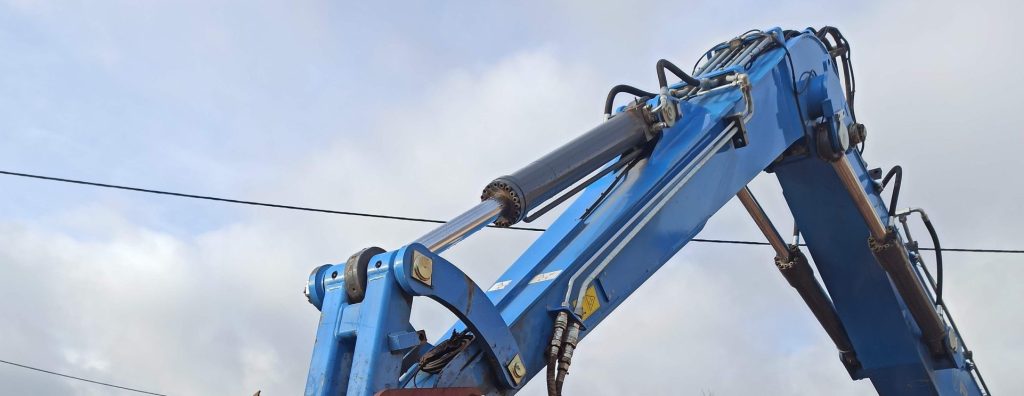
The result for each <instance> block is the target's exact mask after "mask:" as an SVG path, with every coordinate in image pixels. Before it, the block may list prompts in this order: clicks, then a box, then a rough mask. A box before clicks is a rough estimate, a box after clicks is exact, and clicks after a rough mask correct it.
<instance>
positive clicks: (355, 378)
mask: <svg viewBox="0 0 1024 396" xmlns="http://www.w3.org/2000/svg"><path fill="white" fill-rule="evenodd" d="M849 54H850V47H849V43H847V42H846V39H845V38H844V37H843V36H842V34H841V33H840V32H839V30H838V29H835V28H832V27H825V28H822V29H820V30H815V29H810V28H808V29H806V30H804V31H794V30H782V29H779V28H774V29H770V30H766V31H760V30H753V31H749V32H747V33H744V34H742V35H740V36H738V37H735V38H733V39H731V40H728V41H725V42H723V43H720V44H718V45H716V46H714V47H713V48H711V49H710V50H709V51H708V52H707V53H706V54H705V55H704V56H703V57H702V59H701V61H700V62H699V63H698V67H695V70H694V72H693V73H686V72H685V71H683V70H682V69H680V68H679V67H677V66H676V65H675V64H673V63H672V62H670V61H668V60H664V59H663V60H660V61H658V62H657V64H656V67H655V69H656V72H657V76H658V82H659V86H658V89H657V90H653V92H652V91H645V90H641V89H638V88H635V87H630V86H625V85H619V86H616V87H614V88H613V89H612V90H611V92H609V95H608V98H607V100H606V103H605V109H604V114H605V117H606V120H605V121H604V122H602V123H600V124H599V125H597V126H596V127H594V128H593V129H591V130H590V131H588V132H587V133H585V134H583V135H580V136H579V137H577V138H576V139H574V140H572V141H570V142H569V143H566V144H565V145H563V146H562V147H560V148H558V149H556V150H555V151H553V152H551V153H549V154H548V155H546V156H544V157H542V158H540V159H538V160H536V161H534V162H532V163H530V164H528V165H527V166H526V167H524V168H522V169H520V170H518V171H516V172H514V173H511V174H509V175H506V176H501V177H498V178H496V179H494V180H493V181H492V182H491V183H489V184H487V185H486V186H485V187H484V189H483V192H482V194H481V201H480V203H478V204H477V205H476V206H474V207H472V208H471V209H470V210H468V211H466V212H465V213H463V214H461V215H459V216H457V217H455V218H454V219H452V220H451V221H449V222H447V223H446V224H443V225H441V226H440V227H438V228H437V229H434V230H432V231H430V232H429V233H427V234H425V235H423V236H421V237H420V238H418V239H416V240H414V241H413V242H411V243H410V244H408V245H406V246H402V247H400V248H398V249H395V250H391V251H387V250H385V249H381V248H376V247H371V248H367V249H364V250H361V251H359V252H357V253H356V254H353V255H352V256H351V257H350V258H349V259H348V260H347V261H346V262H344V263H340V264H328V265H324V266H320V267H318V268H316V269H314V270H313V272H312V274H311V275H310V278H309V281H308V284H307V287H306V290H305V293H306V296H307V298H308V299H309V301H310V303H312V304H313V305H314V306H316V308H317V309H319V310H320V312H321V317H320V323H319V326H318V328H317V335H316V343H315V345H314V349H313V356H312V359H311V363H310V368H309V375H308V377H307V384H306V390H305V393H306V394H307V395H325V396H326V395H340V394H348V395H484V394H486V395H492V394H493V395H511V394H515V393H516V392H517V391H518V390H519V389H520V388H521V387H522V386H523V384H525V383H526V382H527V381H530V380H531V379H532V378H534V377H535V376H538V375H543V376H544V381H545V382H546V384H547V389H548V393H549V395H555V394H561V392H562V386H563V384H564V382H565V381H566V380H567V374H568V372H569V368H570V366H571V364H572V356H573V353H574V351H575V349H576V348H578V347H585V344H583V343H582V340H583V339H584V338H586V336H587V334H588V333H589V332H590V331H591V330H593V329H594V328H595V327H597V326H598V325H599V324H600V323H601V322H602V321H603V320H604V319H605V318H606V317H607V316H608V315H609V314H611V313H612V312H613V311H614V310H615V309H616V308H617V307H618V306H619V304H621V303H622V302H623V301H624V300H625V299H626V298H627V297H629V295H630V294H632V293H633V291H635V290H636V289H637V288H638V287H639V286H640V285H641V284H643V283H644V282H645V281H646V280H647V279H649V278H650V277H651V276H652V275H653V274H654V273H655V272H657V270H658V269H659V268H660V267H661V266H662V265H663V264H664V263H665V262H667V261H668V260H669V259H670V258H671V257H672V256H673V255H674V254H675V253H676V252H678V251H679V250H680V249H681V248H683V246H685V245H686V244H687V242H689V241H690V240H691V239H692V238H694V237H695V236H696V235H697V233H699V232H700V230H701V229H702V228H703V227H704V224H705V223H706V222H707V220H708V219H709V218H710V217H711V216H712V215H713V214H714V213H715V212H717V211H718V210H720V209H721V208H722V206H724V205H725V204H726V203H727V202H728V201H729V200H731V199H732V198H733V197H737V198H738V199H739V201H740V202H741V203H742V204H743V207H744V208H745V209H746V210H747V212H748V213H749V214H750V216H751V218H752V219H753V220H754V223H755V225H756V226H757V227H758V229H759V230H760V231H761V232H762V233H763V234H764V235H765V238H766V239H767V241H768V243H769V244H770V245H771V247H772V248H773V249H774V251H775V257H774V264H775V265H776V267H777V268H778V270H779V271H780V273H781V274H782V276H783V277H784V278H785V279H786V280H787V281H788V283H789V284H790V285H791V286H792V287H793V288H794V289H795V290H796V292H797V295H798V296H799V297H800V298H801V299H802V300H803V301H804V302H805V303H806V305H807V307H808V308H809V309H810V311H811V312H812V314H813V315H814V317H815V318H816V319H817V320H818V322H819V323H820V324H821V326H822V328H823V329H824V330H825V332H826V334H827V335H828V336H829V338H830V339H831V340H832V342H833V343H834V344H835V346H836V351H837V357H838V360H839V362H840V364H841V366H842V367H843V368H845V369H846V370H847V372H848V373H849V375H850V377H851V378H852V379H854V380H859V379H868V380H870V381H871V383H872V384H873V385H874V387H875V389H876V390H877V392H878V393H879V394H880V395H884V396H888V395H964V396H970V395H979V396H980V395H989V394H990V393H989V392H988V390H987V387H986V386H985V383H984V379H983V378H982V377H981V374H980V372H979V371H978V370H977V366H976V364H975V363H974V358H973V354H972V352H971V351H970V350H969V349H967V347H966V345H965V344H964V341H963V337H962V335H961V334H960V333H959V331H958V330H957V328H956V326H955V323H954V322H952V318H951V316H950V314H949V311H948V309H947V308H946V306H945V304H944V302H943V301H942V298H941V284H942V273H941V261H938V262H937V264H939V266H938V267H937V273H936V275H937V276H938V281H937V282H936V281H935V279H934V277H933V275H932V273H931V272H930V271H929V269H928V268H927V267H926V266H925V265H924V263H923V258H922V255H921V254H920V252H919V251H918V248H917V242H916V241H915V240H913V238H912V237H911V235H910V233H909V228H908V227H907V222H908V219H910V218H912V217H913V216H915V215H919V216H920V218H921V219H922V220H924V221H925V224H926V226H927V227H928V229H929V231H930V235H931V236H932V237H933V239H935V241H936V242H937V236H936V235H935V233H934V227H933V226H932V224H931V221H930V219H929V218H928V217H927V215H926V214H925V213H924V211H922V210H920V209H906V210H901V211H897V210H896V204H897V197H898V194H899V186H900V183H901V179H902V170H901V169H899V168H898V167H897V168H896V169H894V170H893V171H891V172H890V173H889V174H888V175H887V176H886V177H885V178H882V177H881V174H880V173H881V172H880V170H877V169H870V168H869V167H868V165H867V162H866V161H865V160H864V158H863V157H862V155H861V151H860V150H858V149H857V147H858V146H859V145H860V146H861V147H862V145H863V143H864V140H865V138H866V128H865V127H864V125H863V124H861V123H859V122H858V121H857V118H856V114H855V111H854V105H853V103H854V101H853V99H854V93H855V80H854V79H853V73H852V68H851V66H852V65H851V64H850V61H849ZM691 74H692V75H691ZM673 81H678V82H673ZM619 94H629V95H632V96H633V99H632V100H631V101H629V102H628V103H627V104H625V105H622V106H619V107H618V108H615V106H614V103H615V98H616V96H617V95H619ZM761 172H769V173H773V174H774V175H775V176H776V177H777V178H778V180H779V183H780V185H781V187H782V191H783V195H784V197H785V198H786V202H787V204H788V206H789V208H790V211H791V213H792V214H793V217H794V222H795V224H796V225H797V227H798V228H799V231H800V235H802V236H803V237H804V239H805V241H806V252H805V251H804V247H803V245H799V244H790V243H787V242H786V241H785V240H784V239H783V237H782V236H781V235H780V233H779V232H778V231H777V230H776V228H775V226H774V225H773V223H772V222H771V220H770V219H769V217H768V216H767V215H766V214H765V212H764V210H763V209H762V208H761V206H760V204H759V203H758V202H757V199H756V198H755V197H754V195H753V194H752V193H751V191H750V190H749V189H748V188H747V187H746V186H747V184H748V183H749V182H750V181H751V180H753V179H754V178H755V177H756V176H758V175H759V174H760V173H761ZM879 179H882V180H881V182H880V181H879ZM883 189H887V190H890V191H891V194H892V199H891V201H890V202H889V204H888V205H887V204H886V202H884V200H883V198H882V196H881V194H882V192H883ZM574 197H575V200H574V201H573V202H572V203H571V204H568V207H567V208H566V209H565V210H564V211H563V212H562V214H561V215H560V216H559V217H558V218H557V219H556V220H555V221H554V222H553V223H552V224H551V226H550V227H549V228H548V229H547V230H546V231H545V232H544V233H543V234H541V235H540V236H539V237H538V238H537V240H536V241H535V242H534V243H533V244H532V245H531V246H530V247H529V248H528V249H527V250H526V251H525V252H524V253H523V254H522V256H520V257H519V258H518V259H517V260H515V262H514V263H513V264H512V265H511V266H510V267H509V268H508V269H507V270H506V271H505V273H504V274H502V275H501V276H500V277H499V278H498V279H497V280H496V281H495V282H494V283H492V284H489V285H478V284H477V283H475V282H474V281H473V280H471V279H470V278H469V277H468V276H466V275H465V273H464V272H462V270H460V269H459V266H458V265H455V264H454V263H451V262H450V261H448V260H447V259H445V258H444V257H442V256H441V255H440V254H441V253H442V252H444V251H445V250H446V249H448V248H450V247H451V246H453V245H455V244H456V243H458V242H459V241H461V240H462V239H464V238H466V237H469V236H471V235H472V234H473V233H474V232H476V231H478V230H479V229H481V228H483V227H485V226H487V225H492V224H493V225H494V226H497V227H509V226H512V225H514V224H517V223H520V222H524V221H525V222H529V221H533V220H534V219H536V218H538V217H540V216H542V215H544V214H545V213H547V212H548V211H549V210H550V209H552V208H554V207H556V206H559V205H561V204H563V203H564V202H566V201H569V200H570V199H571V198H574ZM808 256H809V257H810V259H809V258H808ZM939 257H941V256H939ZM940 260H941V259H940ZM765 261H766V262H768V261H770V259H769V258H767V257H766V260H765ZM463 265H472V263H463ZM815 269H817V271H818V273H819V274H820V277H821V280H822V282H820V283H819V282H818V280H817V277H816V276H815ZM415 297H427V298H430V299H433V300H435V301H437V302H438V303H440V304H441V305H442V306H444V307H446V308H447V309H448V310H450V311H451V312H452V313H453V314H455V316H456V317H457V318H458V319H459V322H457V323H456V324H455V325H454V326H453V327H452V329H451V331H450V332H448V333H446V335H445V336H444V337H442V339H440V340H436V341H434V343H431V342H430V341H428V339H427V337H426V335H425V334H424V332H423V331H420V330H417V329H415V328H413V326H412V325H411V324H410V323H409V316H410V312H411V307H412V303H413V301H414V298H415Z"/></svg>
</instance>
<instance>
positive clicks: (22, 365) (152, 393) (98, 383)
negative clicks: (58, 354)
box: [0, 360, 167, 396]
mask: <svg viewBox="0 0 1024 396" xmlns="http://www.w3.org/2000/svg"><path fill="white" fill-rule="evenodd" d="M0 363H4V364H9V365H11V366H16V367H21V368H24V369H29V370H34V371H38V372H41V373H46V374H50V375H56V376H60V377H64V378H70V379H73V380H77V381H83V382H89V383H93V384H96V385H103V386H109V387H111V388H117V389H123V390H126V391H132V392H138V393H143V394H147V395H156V396H167V395H165V394H163V393H156V392H150V391H144V390H142V389H135V388H129V387H127V386H121V385H114V384H111V383H108V382H100V381H95V380H91V379H87V378H82V377H76V376H73V375H68V374H63V373H58V372H56V371H50V370H44V369H41V368H38V367H32V366H29V365H25V364H20V363H14V362H10V361H7V360H0Z"/></svg>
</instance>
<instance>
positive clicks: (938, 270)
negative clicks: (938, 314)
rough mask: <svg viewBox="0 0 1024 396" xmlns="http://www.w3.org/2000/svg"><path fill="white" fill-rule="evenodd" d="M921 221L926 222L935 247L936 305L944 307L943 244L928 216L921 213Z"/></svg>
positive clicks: (925, 224)
mask: <svg viewBox="0 0 1024 396" xmlns="http://www.w3.org/2000/svg"><path fill="white" fill-rule="evenodd" d="M921 220H922V221H924V226H925V228H927V229H928V234H929V235H931V237H932V245H933V246H934V247H935V278H936V281H935V304H936V305H944V303H943V302H942V244H940V243H939V234H938V233H937V232H935V226H933V225H932V221H931V220H930V219H928V216H927V215H925V214H924V213H923V212H922V213H921Z"/></svg>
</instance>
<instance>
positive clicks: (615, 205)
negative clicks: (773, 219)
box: [438, 38, 825, 394]
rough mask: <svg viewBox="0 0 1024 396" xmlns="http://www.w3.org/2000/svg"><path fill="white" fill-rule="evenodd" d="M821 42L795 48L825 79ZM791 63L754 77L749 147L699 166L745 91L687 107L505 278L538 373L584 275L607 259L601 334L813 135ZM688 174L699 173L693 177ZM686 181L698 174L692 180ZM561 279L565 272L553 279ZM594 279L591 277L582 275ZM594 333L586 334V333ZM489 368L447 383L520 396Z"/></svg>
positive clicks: (772, 58) (723, 151) (768, 59)
mask: <svg viewBox="0 0 1024 396" xmlns="http://www.w3.org/2000/svg"><path fill="white" fill-rule="evenodd" d="M811 40H812V39H806V38H805V39H799V40H794V41H793V42H792V43H791V46H792V49H791V51H792V52H793V53H794V58H800V57H803V58H805V59H809V60H808V61H806V63H807V65H805V66H803V67H804V68H805V69H807V68H817V69H818V72H819V73H821V72H823V69H822V65H821V60H822V59H825V58H823V56H824V55H823V54H822V52H821V50H820V49H819V47H818V45H817V44H815V43H812V42H810V41H811ZM782 59H783V53H782V52H781V51H772V52H770V53H767V54H765V55H762V56H761V57H759V58H758V60H757V61H755V62H754V63H753V65H752V66H751V70H750V71H749V72H748V75H749V78H750V81H751V83H752V86H753V98H754V101H755V106H754V108H755V109H756V110H755V111H754V113H753V115H752V117H751V118H750V120H749V121H748V122H747V126H748V129H749V131H750V132H749V133H750V136H749V140H750V142H749V144H748V145H747V146H746V147H744V148H742V149H735V148H733V147H732V146H731V145H729V144H726V145H724V146H722V147H721V148H719V149H713V150H710V153H711V154H713V155H712V156H710V158H709V159H708V160H707V162H706V163H705V164H704V165H703V166H702V167H699V168H693V167H691V165H692V164H694V163H697V162H698V161H699V160H700V159H701V155H700V153H701V152H704V150H705V149H708V148H709V147H714V145H715V144H716V142H720V141H721V139H725V140H728V138H727V136H725V135H724V133H725V132H727V128H726V126H727V122H724V121H723V117H724V116H727V115H730V114H733V113H736V112H737V111H742V110H743V108H744V106H745V105H744V104H743V99H742V95H741V93H740V92H739V91H738V90H737V89H730V90H725V91H721V92H718V93H713V94H708V95H704V96H700V97H697V98H694V99H693V100H691V101H688V102H683V103H680V107H681V109H680V110H681V113H682V118H681V119H680V120H679V122H678V123H677V124H676V125H675V126H674V127H672V128H671V129H668V130H665V131H664V133H663V136H662V138H661V140H660V141H659V142H658V144H657V146H655V148H654V150H653V152H652V153H651V155H650V157H649V158H648V159H646V160H644V161H641V163H639V164H638V165H637V166H635V167H633V168H632V169H631V170H629V171H628V172H626V173H625V174H624V175H622V176H621V177H619V175H609V176H607V177H605V178H604V179H602V180H601V181H600V182H598V183H596V184H595V185H593V186H591V187H590V188H588V189H587V190H586V191H585V192H584V193H583V195H582V196H581V197H580V198H579V199H578V200H577V201H576V202H575V203H574V204H573V205H572V206H570V207H569V208H568V209H567V210H566V212H565V213H564V214H563V215H562V216H561V217H560V218H559V219H558V220H556V221H555V222H554V224H553V225H552V226H551V227H550V228H549V229H548V231H547V232H545V233H544V234H543V235H541V236H540V237H539V238H538V239H537V241H536V242H535V243H534V244H533V245H532V246H531V247H530V248H529V249H528V250H527V251H526V252H525V253H524V254H523V255H522V256H521V257H520V258H519V259H518V260H517V261H516V262H515V263H514V264H513V265H512V267H511V268H509V270H508V271H506V273H505V274H504V275H502V276H501V277H499V279H498V282H496V284H498V285H501V284H503V283H504V282H506V281H507V282H508V283H507V284H505V285H504V287H502V288H497V289H495V288H492V290H493V291H490V292H488V295H489V296H490V297H491V299H493V300H497V301H498V303H497V306H498V308H499V309H500V310H501V311H502V315H503V316H504V317H505V320H506V321H507V322H509V323H511V328H512V333H513V335H514V336H515V337H516V338H517V340H518V342H519V345H520V348H521V351H522V354H523V361H524V362H526V366H527V368H528V373H529V376H530V377H532V376H533V375H535V374H536V373H537V372H538V371H539V370H540V369H541V368H543V367H544V356H543V351H544V348H543V346H544V345H545V344H546V343H547V342H548V338H549V337H550V336H551V324H552V321H553V317H552V314H551V312H550V311H551V310H552V309H558V308H559V307H563V306H564V301H565V300H567V299H566V291H567V288H568V282H569V279H570V278H571V277H572V274H573V273H574V272H575V271H577V270H579V269H581V268H582V267H584V266H588V267H591V268H594V267H593V266H591V265H588V264H589V263H594V262H597V263H601V262H605V261H607V265H606V266H605V267H604V270H603V271H602V272H601V273H600V275H598V276H597V278H596V281H595V283H594V286H595V288H596V290H597V292H598V293H597V295H598V299H599V302H600V309H598V310H597V311H596V312H594V313H593V314H592V315H590V316H589V317H588V318H587V320H586V321H585V323H584V324H585V325H586V327H587V328H588V329H593V327H594V326H596V325H598V324H599V323H600V322H601V321H602V320H603V319H604V318H605V317H606V316H607V314H608V313H609V312H611V311H613V310H614V309H615V307H617V306H618V305H619V304H620V303H621V302H622V301H623V300H624V299H625V298H626V297H628V296H629V295H630V294H631V293H632V292H633V291H634V290H636V288H637V287H638V286H639V285H640V284H642V283H643V282H644V281H646V280H647V279H648V278H649V277H650V276H651V275H652V274H653V273H654V272H655V271H656V270H657V269H658V268H659V267H660V266H661V265H662V264H664V263H665V262H666V261H667V260H668V259H669V258H671V257H672V255H674V254H675V252H676V251H678V250H679V249H680V248H681V247H682V246H683V245H684V244H686V242H688V241H689V239H690V238H692V237H694V236H695V235H696V234H697V233H698V232H699V231H700V230H701V228H702V227H703V226H704V223H705V222H706V221H707V219H708V218H709V217H710V216H711V215H712V214H713V213H715V212H716V211H718V209H719V208H721V207H722V206H723V205H724V204H725V203H726V202H728V201H729V200H730V199H732V197H733V196H734V195H735V194H736V191H739V189H740V188H742V187H743V186H744V185H746V183H747V182H749V181H750V180H751V179H753V178H754V177H755V176H756V175H757V174H758V173H760V172H761V171H762V170H763V169H764V168H765V167H766V166H768V165H769V164H770V163H771V162H772V161H773V160H774V159H775V158H776V157H778V155H779V154H780V153H782V152H783V151H784V150H785V149H786V148H787V147H789V146H790V145H791V144H793V143H794V142H795V141H797V140H798V139H800V138H802V137H803V135H804V133H803V131H802V127H801V123H800V117H799V115H798V114H799V112H798V111H797V108H796V105H795V101H794V99H793V91H792V81H791V77H790V76H791V75H790V72H789V69H788V66H787V65H786V64H785V63H784V62H781V61H782ZM810 59H813V61H810ZM798 74H799V73H798ZM686 169H690V170H691V171H692V173H687V172H684V170H686ZM686 175H690V176H689V178H688V179H687V178H686ZM617 177H618V179H617ZM684 179H686V180H687V181H686V182H685V183H683V182H682V180H684ZM602 196H603V198H602ZM595 203H596V204H595ZM620 231H621V232H620ZM591 259H594V260H593V261H592V260H591ZM559 271H560V272H559ZM552 273H557V274H558V275H557V276H554V277H551V278H550V279H548V276H543V275H544V274H552ZM586 275H589V273H583V274H581V275H580V276H579V277H578V278H580V279H582V278H585V277H586ZM538 277H539V278H538ZM536 279H547V280H542V281H534V280H536ZM574 286H575V287H574V290H573V295H571V296H570V298H569V300H572V299H573V297H575V292H576V289H577V288H578V287H581V286H583V285H581V284H580V282H579V281H577V282H576V285H574ZM587 334H588V331H584V332H582V333H581V336H582V337H586V335H587ZM476 348H478V347H477V346H473V347H471V349H474V351H471V352H469V353H468V354H469V355H472V354H473V353H476V352H477V350H476ZM460 366H461V365H460ZM485 366H486V365H482V364H477V361H473V362H471V363H470V364H469V365H468V366H466V367H465V368H463V369H462V370H460V371H459V372H458V373H455V374H453V375H450V376H449V378H450V379H449V380H448V381H450V382H440V383H439V384H438V386H454V385H456V384H462V383H472V384H476V385H479V386H481V387H482V388H483V390H484V391H485V392H490V393H494V394H511V393H512V392H508V391H504V390H501V389H497V388H495V387H493V386H491V385H489V384H493V383H494V381H493V379H492V378H491V377H490V375H489V373H488V370H486V367H485ZM453 370H454V369H453ZM490 393H489V394H490Z"/></svg>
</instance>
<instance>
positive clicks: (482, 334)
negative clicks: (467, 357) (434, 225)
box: [395, 244, 519, 389]
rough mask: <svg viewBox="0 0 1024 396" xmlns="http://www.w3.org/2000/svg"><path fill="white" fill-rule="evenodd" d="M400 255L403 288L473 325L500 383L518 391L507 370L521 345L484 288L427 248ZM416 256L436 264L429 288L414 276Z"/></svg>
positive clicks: (418, 247)
mask: <svg viewBox="0 0 1024 396" xmlns="http://www.w3.org/2000/svg"><path fill="white" fill-rule="evenodd" d="M398 252H399V253H398V254H399V255H401V256H402V257H403V260H402V261H401V262H400V263H399V264H397V265H396V266H395V272H396V273H397V280H398V283H399V285H401V286H402V288H403V289H405V291H406V292H407V293H409V294H411V295H413V296H425V297H429V298H430V299H432V300H434V301H437V302H438V303H440V304H441V305H443V306H444V307H445V308H448V310H450V311H452V313H454V314H455V316H457V317H458V318H459V319H460V320H462V322H463V323H465V324H466V325H467V326H469V329H470V330H471V331H472V332H473V334H474V335H475V336H476V338H477V339H478V340H480V341H482V342H483V344H484V345H487V348H482V349H483V352H484V355H485V356H486V357H487V358H488V360H489V361H490V363H491V364H490V366H491V368H492V371H493V372H494V373H495V374H496V377H497V378H498V381H499V383H500V384H501V385H503V386H505V387H507V388H513V389H514V388H518V387H519V384H518V383H517V382H516V381H515V380H514V379H513V378H512V376H511V374H510V373H509V371H508V369H507V367H508V365H509V363H511V362H512V359H513V358H514V357H515V356H516V355H518V354H519V346H518V345H517V344H516V340H515V338H513V337H512V333H511V332H510V331H509V329H508V325H507V324H506V323H505V320H504V319H502V318H501V313H500V312H498V310H497V308H495V307H494V304H493V303H492V302H491V300H490V299H488V298H487V295H486V294H484V292H483V290H480V287H479V286H477V285H476V283H474V282H473V280H472V279H470V278H469V276H468V275H466V274H465V273H464V272H462V270H460V269H458V267H456V266H455V265H453V264H452V263H450V262H448V261H447V260H445V259H444V258H442V257H441V256H438V255H436V254H434V253H431V252H430V251H429V250H427V248H426V247H424V246H423V245H420V244H412V245H409V246H406V247H404V248H402V249H399V250H398ZM414 254H421V255H423V256H425V257H427V258H429V259H430V260H431V262H432V263H433V264H432V265H433V271H432V272H433V275H432V278H431V284H430V285H429V286H428V285H426V284H424V283H422V282H420V281H417V280H416V279H415V278H414V277H413V269H412V264H413V261H414V260H413V255H414ZM424 374H426V373H424ZM425 376H428V375H425ZM416 383H420V382H419V381H417V382H416Z"/></svg>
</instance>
